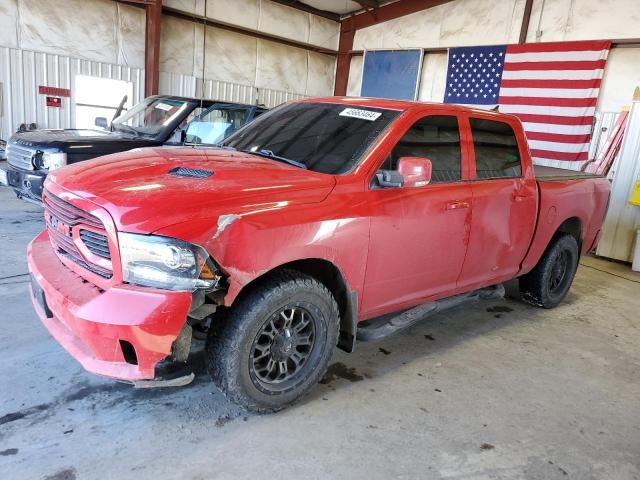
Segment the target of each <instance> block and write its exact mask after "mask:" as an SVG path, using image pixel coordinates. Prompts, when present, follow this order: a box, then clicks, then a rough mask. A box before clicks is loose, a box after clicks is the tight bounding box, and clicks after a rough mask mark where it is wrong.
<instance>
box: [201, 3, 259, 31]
mask: <svg viewBox="0 0 640 480" xmlns="http://www.w3.org/2000/svg"><path fill="white" fill-rule="evenodd" d="M196 3H197V4H198V6H197V7H196V8H198V9H202V6H201V5H200V4H203V0H196ZM232 5H233V6H231V4H230V2H229V0H207V17H209V18H212V19H215V20H220V21H221V22H225V23H230V24H232V25H238V26H241V27H245V28H251V29H253V30H257V29H258V22H259V18H260V10H261V7H262V5H261V1H260V0H233V4H232ZM199 14H200V15H204V12H203V11H202V10H201V11H200V12H199Z"/></svg>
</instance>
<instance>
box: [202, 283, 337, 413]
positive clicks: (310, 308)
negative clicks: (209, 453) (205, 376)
mask: <svg viewBox="0 0 640 480" xmlns="http://www.w3.org/2000/svg"><path fill="white" fill-rule="evenodd" d="M338 325H339V313H338V306H337V304H336V301H335V299H334V297H333V295H332V294H331V292H330V291H329V290H328V289H327V288H326V287H325V286H324V285H323V284H322V283H320V282H318V281H317V280H315V279H314V278H312V277H309V276H307V275H304V274H302V273H299V272H294V271H282V272H279V273H277V274H275V275H273V276H272V277H271V278H269V279H268V280H266V281H263V282H262V283H261V284H260V285H259V286H257V287H256V288H254V289H253V290H252V291H251V292H250V293H249V294H248V295H247V296H246V297H244V298H243V299H241V300H240V301H239V303H238V305H235V306H234V307H233V308H232V309H231V311H230V312H229V315H228V316H227V317H226V318H225V319H224V322H214V324H212V325H211V330H210V335H209V339H208V341H207V366H208V369H209V373H210V374H211V377H212V378H213V381H214V382H215V383H216V385H218V387H220V389H221V390H222V391H223V392H224V393H225V394H226V395H227V396H228V397H229V398H230V399H231V400H232V401H234V402H236V403H238V404H240V405H242V406H244V407H245V408H247V409H249V410H253V411H257V412H274V411H277V410H280V409H282V408H284V407H287V406H288V405H290V404H292V403H294V402H295V401H296V400H298V399H299V398H301V397H302V396H303V395H304V394H306V393H307V392H308V391H309V390H310V389H311V388H312V387H313V386H314V385H315V384H316V383H317V382H318V381H319V380H320V379H321V378H322V376H323V375H324V374H325V372H326V369H327V365H328V363H329V359H330V358H331V354H332V352H333V348H334V346H335V345H336V343H337V340H338Z"/></svg>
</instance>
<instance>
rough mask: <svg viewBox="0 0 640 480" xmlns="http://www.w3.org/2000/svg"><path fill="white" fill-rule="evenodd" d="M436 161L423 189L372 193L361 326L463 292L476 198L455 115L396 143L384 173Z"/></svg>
mask: <svg viewBox="0 0 640 480" xmlns="http://www.w3.org/2000/svg"><path fill="white" fill-rule="evenodd" d="M409 156H411V157H423V158H428V159H429V160H431V163H432V167H433V169H432V179H431V182H430V183H429V184H427V185H423V186H411V187H406V186H405V187H398V188H383V187H378V186H376V184H375V180H374V183H372V185H371V187H370V190H369V191H368V197H369V198H368V202H369V207H370V212H371V235H370V240H369V255H368V261H367V270H366V274H365V285H364V294H363V299H362V308H361V312H360V315H361V318H372V317H375V316H378V315H383V314H386V313H390V312H393V311H397V310H400V309H403V308H408V307H411V306H415V305H418V304H420V303H424V302H426V301H429V300H431V299H436V298H437V297H445V296H448V295H450V294H451V293H453V292H454V291H455V289H456V280H457V278H458V276H459V275H460V272H461V270H462V265H463V263H464V258H465V253H466V251H467V245H468V241H469V230H470V225H471V207H472V193H471V187H470V185H469V184H468V183H467V182H465V181H464V180H465V179H466V178H465V177H466V176H467V175H466V173H465V172H466V171H467V169H466V157H467V153H466V149H465V148H463V145H462V144H461V142H460V127H459V120H458V117H457V116H455V115H450V114H449V115H436V114H431V115H428V116H424V117H422V118H420V119H418V120H417V121H415V122H414V123H413V124H412V125H411V127H409V129H408V130H407V131H406V132H405V133H404V135H403V136H402V138H401V139H400V140H399V141H398V142H397V143H396V145H395V146H394V147H393V150H392V151H391V154H390V155H389V156H388V157H387V159H386V160H385V161H384V162H383V165H381V168H382V169H390V170H395V169H397V164H398V159H399V158H400V157H409Z"/></svg>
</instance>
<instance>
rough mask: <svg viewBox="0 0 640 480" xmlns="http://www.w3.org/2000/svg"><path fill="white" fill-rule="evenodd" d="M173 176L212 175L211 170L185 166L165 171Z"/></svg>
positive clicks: (205, 176) (203, 176)
mask: <svg viewBox="0 0 640 480" xmlns="http://www.w3.org/2000/svg"><path fill="white" fill-rule="evenodd" d="M167 173H168V174H169V175H173V176H174V177H187V178H207V177H210V176H211V175H213V171H211V170H200V169H199V168H186V167H176V168H172V169H171V170H169V172H167Z"/></svg>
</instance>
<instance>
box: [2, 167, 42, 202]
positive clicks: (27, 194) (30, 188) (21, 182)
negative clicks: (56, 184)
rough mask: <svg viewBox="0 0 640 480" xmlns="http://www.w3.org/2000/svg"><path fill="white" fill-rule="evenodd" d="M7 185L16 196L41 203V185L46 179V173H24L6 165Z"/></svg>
mask: <svg viewBox="0 0 640 480" xmlns="http://www.w3.org/2000/svg"><path fill="white" fill-rule="evenodd" d="M5 170H6V173H7V183H8V186H9V187H11V188H13V190H14V191H15V192H16V194H17V195H18V196H19V197H21V198H24V199H26V200H32V201H36V202H42V185H43V184H44V181H45V179H46V178H47V174H46V172H42V171H26V170H20V169H18V168H15V167H14V166H12V165H8V164H7V165H6V168H5Z"/></svg>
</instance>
